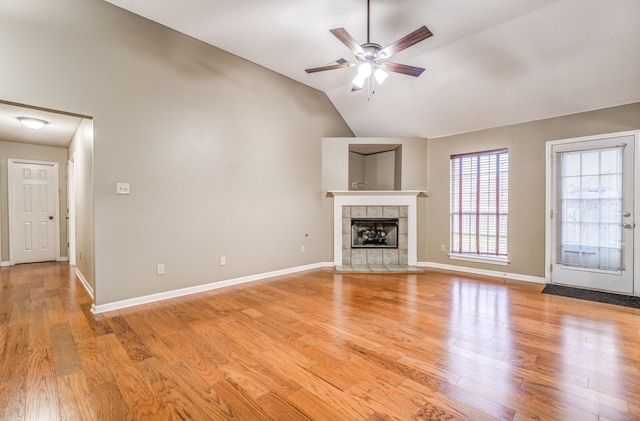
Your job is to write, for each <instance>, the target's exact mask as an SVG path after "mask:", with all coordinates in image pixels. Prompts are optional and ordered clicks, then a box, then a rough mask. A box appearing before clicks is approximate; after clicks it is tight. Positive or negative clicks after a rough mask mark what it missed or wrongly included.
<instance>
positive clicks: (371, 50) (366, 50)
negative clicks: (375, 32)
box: [305, 0, 433, 91]
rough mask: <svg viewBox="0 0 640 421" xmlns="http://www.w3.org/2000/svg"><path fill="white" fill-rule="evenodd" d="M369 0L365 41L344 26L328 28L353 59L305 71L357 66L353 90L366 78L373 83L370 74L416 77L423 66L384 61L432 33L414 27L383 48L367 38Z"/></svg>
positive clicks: (361, 84)
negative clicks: (353, 35)
mask: <svg viewBox="0 0 640 421" xmlns="http://www.w3.org/2000/svg"><path fill="white" fill-rule="evenodd" d="M370 3H371V2H370V0H367V42H366V43H365V44H362V45H360V44H358V42H357V41H356V40H355V39H354V38H353V37H352V36H351V35H350V34H349V33H348V32H347V30H346V29H344V28H336V29H331V30H330V32H331V33H332V34H333V35H334V36H335V37H336V38H338V40H340V42H342V43H343V44H344V45H346V46H347V48H349V50H351V52H352V53H353V54H354V55H355V58H356V63H350V62H348V61H347V60H345V59H340V60H336V64H331V65H329V66H323V67H315V68H312V69H305V72H307V73H315V72H322V71H324V70H334V69H343V68H346V67H353V66H358V74H357V75H356V77H355V79H353V88H352V89H351V90H352V91H360V90H362V87H363V86H364V84H365V82H366V81H367V80H369V86H370V87H372V85H373V83H374V82H373V81H372V79H370V78H369V76H371V74H373V76H374V78H375V81H376V82H378V84H382V82H383V81H384V80H385V79H386V78H387V76H388V75H389V73H387V72H394V73H401V74H404V75H408V76H414V77H418V76H420V74H421V73H422V72H423V71H424V69H423V68H422V67H414V66H407V65H406V64H399V63H392V62H390V61H386V60H387V59H388V58H390V57H391V56H392V55H394V54H396V53H399V52H400V51H402V50H404V49H405V48H408V47H411V46H412V45H414V44H416V43H418V42H420V41H424V40H425V39H427V38H429V37H430V36H432V35H433V34H432V33H431V31H430V30H429V29H428V28H427V27H426V26H422V27H421V28H419V29H417V30H415V31H413V32H412V33H410V34H409V35H406V36H405V37H403V38H400V39H399V40H398V41H396V42H394V43H393V44H391V45H389V46H388V47H386V48H382V46H380V44H376V43H373V42H371V41H370V40H369V32H370V31H369V27H370V10H371V6H370Z"/></svg>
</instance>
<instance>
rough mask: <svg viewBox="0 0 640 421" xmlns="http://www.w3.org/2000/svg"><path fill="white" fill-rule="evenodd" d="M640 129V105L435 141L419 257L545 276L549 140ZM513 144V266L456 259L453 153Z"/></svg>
mask: <svg viewBox="0 0 640 421" xmlns="http://www.w3.org/2000/svg"><path fill="white" fill-rule="evenodd" d="M639 128H640V103H637V104H631V105H626V106H620V107H614V108H608V109H604V110H598V111H592V112H586V113H581V114H575V115H570V116H564V117H557V118H551V119H546V120H540V121H534V122H529V123H522V124H516V125H512V126H506V127H499V128H494V129H489V130H482V131H478V132H473V133H465V134H461V135H457V136H448V137H443V138H437V139H429V165H428V167H429V177H428V178H429V199H428V201H427V219H426V221H427V223H426V227H425V229H426V231H425V232H422V233H421V235H419V236H418V239H419V241H421V242H422V247H420V244H419V247H418V253H419V254H418V260H419V261H422V262H435V263H442V264H449V265H460V266H469V267H475V268H480V269H486V270H494V271H499V272H508V273H516V274H522V275H530V276H539V277H543V276H544V247H545V245H544V241H545V238H544V236H545V142H547V141H549V140H557V139H565V138H572V137H578V136H587V135H596V134H602V133H612V132H618V131H625V130H633V129H639ZM497 148H509V223H508V232H509V234H508V235H509V237H508V252H509V259H510V260H511V264H510V265H508V266H495V265H488V264H473V263H467V262H460V261H454V260H450V259H449V258H448V257H447V254H446V253H443V252H441V251H440V245H441V244H445V245H446V246H447V250H449V157H450V156H451V155H453V154H460V153H467V152H476V151H482V150H490V149H497Z"/></svg>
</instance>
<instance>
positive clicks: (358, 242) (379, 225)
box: [351, 218, 398, 249]
mask: <svg viewBox="0 0 640 421" xmlns="http://www.w3.org/2000/svg"><path fill="white" fill-rule="evenodd" d="M351 248H352V249H363V248H364V249H379V248H386V249H397V248H398V218H364V219H363V218H360V219H355V218H354V219H351Z"/></svg>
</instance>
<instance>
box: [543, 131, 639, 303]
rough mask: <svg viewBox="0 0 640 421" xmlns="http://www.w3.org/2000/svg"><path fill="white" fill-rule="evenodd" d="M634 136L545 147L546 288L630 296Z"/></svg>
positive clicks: (613, 136) (631, 290)
mask: <svg viewBox="0 0 640 421" xmlns="http://www.w3.org/2000/svg"><path fill="white" fill-rule="evenodd" d="M634 159H635V135H633V134H632V135H627V136H624V135H622V136H620V137H618V136H616V135H609V136H608V137H602V138H588V140H581V141H579V140H578V139H576V141H574V142H568V143H559V144H554V145H552V146H551V166H552V169H551V177H552V182H551V189H552V200H551V205H552V207H551V210H550V215H549V217H550V221H551V227H552V228H551V230H552V239H551V255H552V256H551V257H552V263H551V267H550V271H551V273H550V274H551V282H553V283H558V284H565V285H571V286H577V287H582V288H588V289H597V290H603V291H611V292H618V293H625V294H633V293H634V279H633V273H634V254H633V253H634V228H635V223H634Z"/></svg>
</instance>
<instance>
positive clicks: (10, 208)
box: [7, 158, 60, 265]
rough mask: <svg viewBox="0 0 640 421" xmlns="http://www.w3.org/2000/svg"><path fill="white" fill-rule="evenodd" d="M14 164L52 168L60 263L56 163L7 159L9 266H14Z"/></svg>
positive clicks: (54, 212)
mask: <svg viewBox="0 0 640 421" xmlns="http://www.w3.org/2000/svg"><path fill="white" fill-rule="evenodd" d="M14 164H35V165H47V166H50V167H53V183H54V189H55V191H56V192H57V193H58V194H56V195H55V196H54V199H55V204H54V210H53V218H54V220H55V221H56V224H55V225H54V227H55V259H56V261H60V180H59V178H58V177H59V172H58V163H57V162H54V161H37V160H34V159H19V158H7V196H8V197H7V199H8V200H7V202H8V216H9V264H10V265H15V263H14V261H13V254H14V252H13V245H14V241H13V237H14V231H15V230H14V227H13V223H12V222H13V220H14V215H13V213H14V211H13V201H14V200H13V181H14V180H13V166H14Z"/></svg>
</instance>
